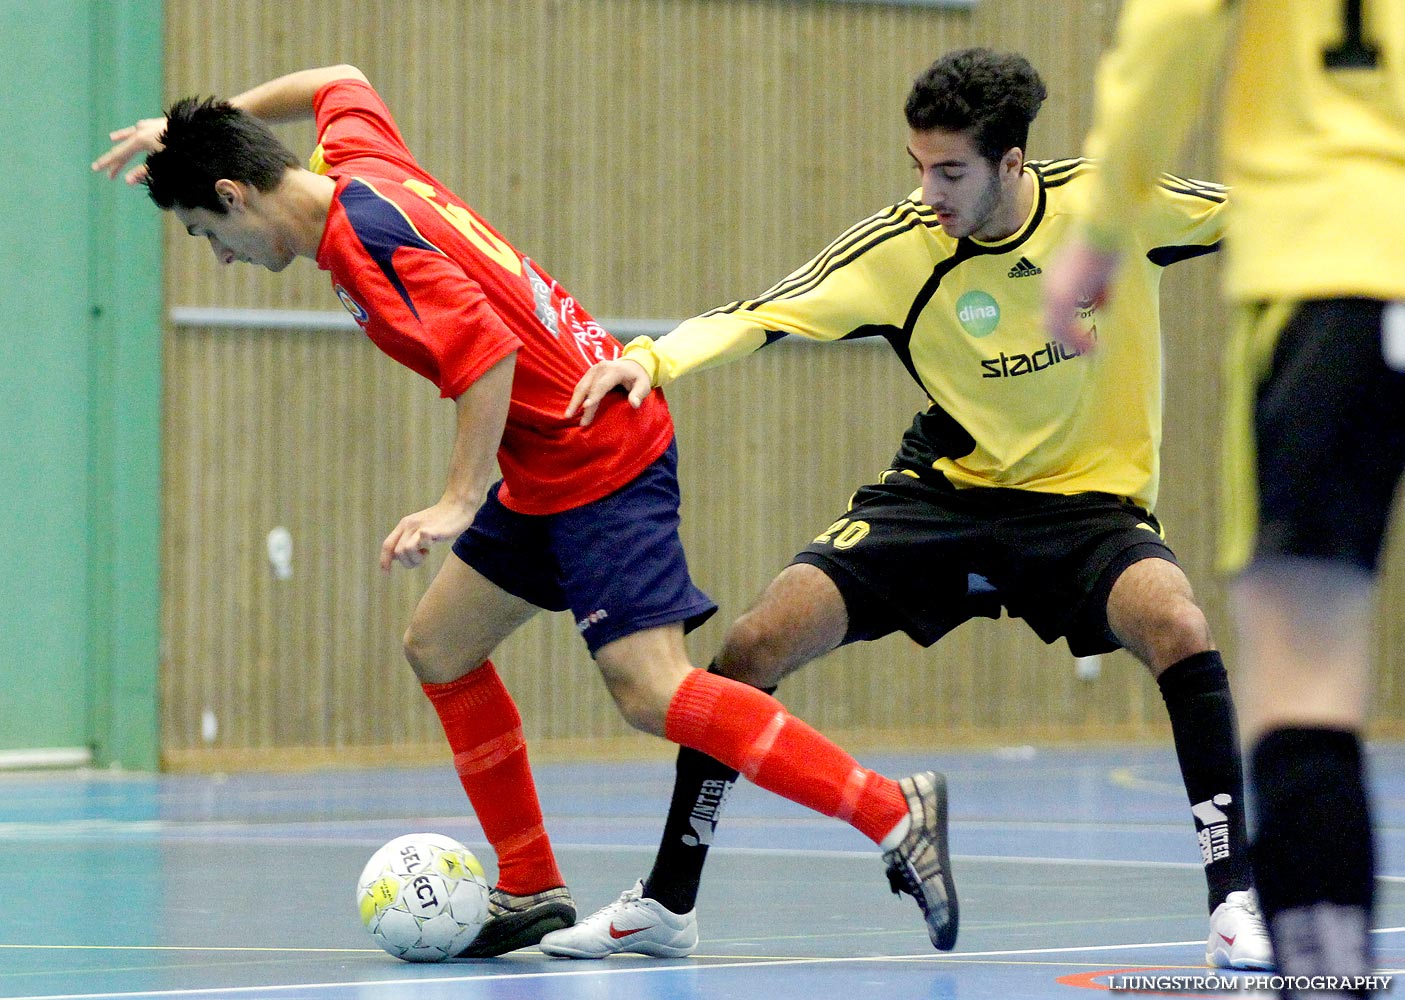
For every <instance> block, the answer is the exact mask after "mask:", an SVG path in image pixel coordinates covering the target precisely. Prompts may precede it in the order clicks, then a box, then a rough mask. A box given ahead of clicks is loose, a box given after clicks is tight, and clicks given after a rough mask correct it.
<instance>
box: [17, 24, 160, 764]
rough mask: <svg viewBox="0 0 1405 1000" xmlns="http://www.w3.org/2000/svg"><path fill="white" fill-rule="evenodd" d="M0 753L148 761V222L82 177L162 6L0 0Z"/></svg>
mask: <svg viewBox="0 0 1405 1000" xmlns="http://www.w3.org/2000/svg"><path fill="white" fill-rule="evenodd" d="M0 39H3V44H4V49H5V53H4V58H3V59H0V92H3V93H4V94H5V95H6V97H5V100H4V102H3V110H0V162H3V163H4V164H5V172H4V174H5V179H6V185H7V191H6V198H5V200H4V207H3V209H0V255H3V258H0V278H3V280H0V317H3V319H0V323H3V326H4V331H3V336H0V397H2V398H3V399H4V406H3V408H0V538H3V539H4V544H5V547H6V549H7V556H8V558H6V559H5V560H4V567H5V568H4V570H3V571H0V751H4V750H13V749H21V748H31V747H76V746H87V747H91V748H92V749H93V752H94V755H95V758H96V760H97V762H98V763H100V764H106V763H113V762H117V763H120V764H122V765H123V766H126V767H133V768H152V767H155V766H156V764H157V760H158V746H159V744H158V739H157V736H158V733H157V713H156V708H157V684H156V680H157V661H158V655H159V609H160V585H159V572H158V571H159V544H158V543H159V534H158V532H159V510H160V342H161V341H160V309H161V281H160V268H161V263H160V220H159V215H158V213H156V212H155V211H154V210H152V208H151V206H150V205H149V204H145V203H144V202H145V199H144V198H142V197H141V196H140V195H139V194H138V193H136V192H133V191H130V190H127V189H126V188H125V187H124V186H122V185H115V184H108V183H106V182H105V181H99V180H98V178H97V177H96V176H95V175H93V174H92V173H91V172H90V171H89V170H88V164H89V163H90V162H91V161H92V159H93V158H94V156H95V155H96V154H97V153H98V152H100V151H101V150H102V149H103V148H105V144H104V142H103V136H105V134H106V132H107V131H108V129H110V128H112V127H115V126H116V125H118V124H122V123H126V122H130V121H132V120H134V119H135V118H136V117H138V116H139V115H140V116H149V115H151V114H153V113H154V112H155V111H156V110H157V109H158V108H159V106H160V96H161V88H160V83H161V3H160V0H0Z"/></svg>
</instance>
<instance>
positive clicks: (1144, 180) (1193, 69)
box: [1085, 0, 1236, 249]
mask: <svg viewBox="0 0 1405 1000" xmlns="http://www.w3.org/2000/svg"><path fill="white" fill-rule="evenodd" d="M1235 8H1236V4H1235V3H1234V0H1127V2H1126V4H1125V5H1124V6H1123V8H1122V15H1121V18H1120V20H1119V23H1118V27H1117V37H1116V40H1115V41H1114V43H1113V47H1112V48H1111V49H1109V50H1108V52H1107V53H1106V54H1105V55H1104V56H1103V60H1102V63H1101V64H1100V65H1099V67H1098V75H1097V91H1096V98H1095V100H1094V111H1093V129H1092V131H1091V132H1090V133H1089V135H1088V140H1087V143H1086V146H1085V152H1086V155H1088V156H1089V157H1091V158H1094V159H1096V160H1098V161H1099V164H1100V166H1101V167H1102V169H1101V170H1099V172H1098V175H1097V180H1096V181H1095V183H1094V186H1093V190H1092V192H1091V195H1090V202H1089V206H1088V208H1089V212H1088V218H1089V220H1090V221H1089V224H1088V236H1089V239H1090V240H1091V241H1092V242H1093V243H1094V244H1095V245H1097V246H1101V247H1104V248H1107V249H1117V248H1118V247H1119V246H1120V245H1121V244H1122V242H1123V240H1124V237H1123V234H1124V233H1125V232H1126V231H1127V229H1128V228H1129V227H1130V226H1131V225H1132V224H1133V223H1134V222H1135V221H1136V220H1137V218H1138V217H1139V216H1141V215H1142V214H1143V213H1144V212H1145V211H1146V210H1147V208H1148V202H1149V201H1150V200H1151V199H1152V197H1153V193H1154V186H1155V183H1156V180H1157V172H1158V171H1159V170H1161V169H1162V168H1164V167H1165V166H1166V165H1167V164H1168V163H1170V162H1171V160H1172V159H1173V158H1174V157H1175V156H1176V154H1177V152H1178V151H1179V149H1180V146H1181V143H1182V141H1183V140H1184V138H1185V134H1186V131H1187V130H1188V129H1189V128H1190V124H1191V122H1192V121H1193V120H1194V118H1195V115H1196V113H1197V112H1198V110H1199V108H1200V105H1201V103H1202V99H1203V98H1204V96H1205V93H1206V90H1207V89H1208V88H1209V86H1210V83H1211V81H1213V80H1214V79H1215V78H1216V76H1217V70H1218V66H1219V62H1220V58H1221V56H1222V55H1223V53H1224V49H1225V46H1226V44H1227V43H1228V39H1229V34H1230V30H1231V28H1232V26H1233V23H1234V18H1235V13H1234V11H1235Z"/></svg>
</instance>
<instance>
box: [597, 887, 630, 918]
mask: <svg viewBox="0 0 1405 1000" xmlns="http://www.w3.org/2000/svg"><path fill="white" fill-rule="evenodd" d="M642 898H643V894H642V893H640V892H639V890H637V889H628V890H626V891H625V893H624V894H623V895H622V896H620V898H619V899H617V900H615V901H614V902H613V903H606V904H605V905H604V906H602V907H600V909H598V910H596V911H595V912H594V913H592V914H591V916H590V918H587V919H591V918H594V917H606V916H609V917H613V916H614V915H615V914H616V913H623V912H624V909H625V907H626V906H628V905H629V904H630V903H637V902H639V900H640V899H642Z"/></svg>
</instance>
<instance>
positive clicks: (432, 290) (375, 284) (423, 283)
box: [357, 247, 522, 399]
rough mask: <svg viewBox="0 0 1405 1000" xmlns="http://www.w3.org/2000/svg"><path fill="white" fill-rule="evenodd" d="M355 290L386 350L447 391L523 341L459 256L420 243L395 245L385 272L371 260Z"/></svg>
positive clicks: (454, 392)
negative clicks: (461, 264)
mask: <svg viewBox="0 0 1405 1000" xmlns="http://www.w3.org/2000/svg"><path fill="white" fill-rule="evenodd" d="M361 273H362V280H361V281H360V282H358V283H357V284H358V285H359V290H360V292H361V294H362V295H364V296H365V297H366V300H367V301H366V303H365V304H366V305H367V306H368V308H369V310H370V312H371V315H372V316H374V317H376V319H378V320H381V321H382V322H376V323H373V325H372V326H370V327H368V328H367V333H368V334H369V335H370V336H371V338H372V339H373V340H375V341H376V342H377V344H379V346H380V347H381V349H382V350H384V351H385V352H386V353H387V354H389V355H390V356H391V357H393V358H395V359H396V360H397V361H399V362H401V363H402V364H404V365H407V366H408V367H410V368H413V369H414V370H415V371H417V372H419V373H420V374H421V375H423V376H424V377H425V378H427V379H429V380H430V381H431V382H433V383H434V384H435V385H436V386H438V387H439V394H440V395H441V396H443V397H445V398H446V399H455V398H457V397H458V396H460V395H462V394H463V392H464V390H465V389H467V388H468V387H469V386H470V385H472V384H473V382H474V381H475V380H476V379H477V378H478V376H480V375H482V374H483V373H484V372H485V371H487V370H488V369H489V368H491V367H493V365H495V364H497V363H498V362H499V361H501V360H502V359H503V358H505V357H507V355H509V354H511V353H512V352H513V351H515V350H517V349H518V348H520V347H521V346H522V341H521V339H520V338H519V337H518V336H517V335H516V334H515V333H513V332H512V330H510V329H509V328H508V326H507V324H506V323H504V322H503V319H502V317H501V316H499V315H498V313H497V311H496V310H495V309H494V308H493V306H492V303H490V302H489V301H488V299H487V297H486V296H485V295H484V294H483V289H482V287H481V286H479V284H478V282H476V281H474V280H473V279H472V278H470V277H469V276H468V275H467V274H465V273H464V271H463V269H462V268H461V267H459V265H458V264H457V263H455V262H454V261H453V260H450V259H449V258H448V257H445V256H444V255H443V254H441V253H436V252H434V251H431V250H424V249H420V248H418V247H402V248H401V249H399V250H397V251H396V252H395V256H394V258H393V262H392V267H391V273H389V274H387V273H385V272H383V270H382V269H381V268H379V267H376V266H374V265H372V266H370V267H368V268H366V269H365V270H363V271H362V272H361Z"/></svg>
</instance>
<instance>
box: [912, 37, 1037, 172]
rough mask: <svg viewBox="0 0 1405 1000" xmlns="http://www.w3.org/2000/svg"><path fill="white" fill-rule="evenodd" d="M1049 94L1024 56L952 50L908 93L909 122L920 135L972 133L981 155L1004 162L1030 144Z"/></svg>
mask: <svg viewBox="0 0 1405 1000" xmlns="http://www.w3.org/2000/svg"><path fill="white" fill-rule="evenodd" d="M1048 96H1049V92H1048V91H1047V90H1045V89H1044V81H1043V80H1041V79H1040V78H1039V74H1038V73H1037V72H1035V69H1034V67H1033V66H1031V65H1030V64H1029V62H1028V60H1026V59H1025V58H1024V56H1021V55H1016V54H1015V53H999V52H992V51H991V50H990V49H961V50H960V51H958V52H949V53H947V54H946V55H944V56H942V57H941V58H940V59H938V60H937V61H936V62H934V63H932V65H931V66H928V67H927V69H926V71H925V72H924V73H923V74H922V75H921V76H919V77H918V78H917V79H916V80H915V81H914V82H913V84H912V92H911V93H909V94H908V95H907V106H906V108H905V109H904V110H905V112H906V114H907V124H908V125H909V126H910V127H911V128H912V129H914V130H915V131H918V132H926V131H928V130H930V129H942V130H943V131H947V132H968V133H969V134H970V136H971V141H972V142H973V143H975V146H976V151H977V152H979V153H980V154H981V156H983V157H985V158H986V159H987V160H989V161H990V162H991V163H998V162H999V161H1000V158H1001V157H1002V156H1004V155H1005V151H1006V150H1008V149H1013V148H1014V147H1016V146H1018V147H1019V148H1020V149H1024V148H1025V143H1027V142H1028V141H1029V125H1030V122H1032V121H1034V118H1035V116H1036V115H1038V114H1039V107H1040V105H1042V104H1043V103H1044V98H1046V97H1048Z"/></svg>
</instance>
